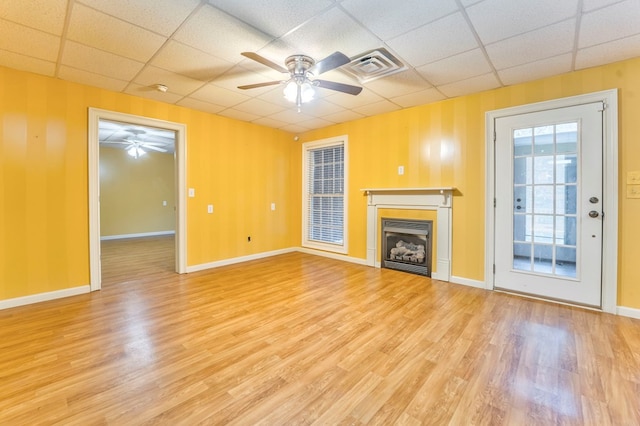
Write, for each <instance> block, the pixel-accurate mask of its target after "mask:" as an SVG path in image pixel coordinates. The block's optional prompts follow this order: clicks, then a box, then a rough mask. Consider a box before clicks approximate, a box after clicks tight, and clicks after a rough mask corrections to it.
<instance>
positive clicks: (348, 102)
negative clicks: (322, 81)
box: [325, 88, 384, 109]
mask: <svg viewBox="0 0 640 426" xmlns="http://www.w3.org/2000/svg"><path fill="white" fill-rule="evenodd" d="M383 99H384V98H383V97H382V96H380V95H377V94H375V93H373V92H372V91H371V90H368V89H366V88H365V89H363V90H362V92H360V94H359V95H357V96H353V95H349V94H347V93H341V92H335V91H331V94H329V95H328V96H327V97H326V98H325V100H326V101H327V102H331V103H333V104H336V105H339V106H341V107H343V108H347V109H354V108H358V107H361V106H364V105H368V104H373V103H376V102H380V101H382V100H383Z"/></svg>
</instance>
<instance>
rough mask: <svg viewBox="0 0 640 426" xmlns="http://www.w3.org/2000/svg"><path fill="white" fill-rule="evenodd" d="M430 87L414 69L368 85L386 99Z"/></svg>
mask: <svg viewBox="0 0 640 426" xmlns="http://www.w3.org/2000/svg"><path fill="white" fill-rule="evenodd" d="M429 86H430V85H429V83H427V82H426V81H425V80H424V78H423V77H422V76H420V74H418V73H417V72H416V71H414V70H413V69H407V70H404V71H401V72H399V73H396V74H393V75H390V76H388V77H383V78H379V79H377V80H373V81H371V82H369V83H367V88H368V89H370V90H372V91H374V92H375V93H377V94H378V95H380V96H384V97H385V98H392V97H394V96H402V95H407V94H409V93H413V92H415V91H416V90H422V89H424V88H425V87H429Z"/></svg>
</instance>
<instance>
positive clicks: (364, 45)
mask: <svg viewBox="0 0 640 426" xmlns="http://www.w3.org/2000/svg"><path fill="white" fill-rule="evenodd" d="M282 40H283V41H284V42H286V43H287V44H288V45H290V46H293V47H295V48H297V49H298V52H297V53H303V54H305V55H309V56H311V57H312V58H314V59H315V60H316V61H319V60H321V59H323V58H325V57H326V56H328V55H330V54H332V53H333V52H336V51H339V52H343V53H344V54H345V55H347V56H354V55H357V54H359V53H361V52H364V51H367V50H369V49H373V48H375V47H379V46H380V44H381V41H380V40H378V39H377V38H376V37H374V36H373V35H371V33H370V32H368V31H367V30H365V29H364V28H363V27H362V26H361V25H359V24H358V23H356V22H355V21H354V20H353V19H352V18H351V17H350V16H348V15H347V14H346V13H345V12H343V11H342V10H341V9H337V8H334V9H330V10H329V11H327V12H325V13H322V14H320V15H318V16H316V17H314V18H313V19H311V20H309V21H307V22H305V23H304V24H303V25H302V26H301V27H299V28H297V29H296V30H295V31H293V32H292V33H289V34H288V35H286V36H285V37H283V39H282ZM283 59H284V58H283Z"/></svg>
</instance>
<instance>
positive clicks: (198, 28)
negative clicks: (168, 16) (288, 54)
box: [174, 6, 272, 63]
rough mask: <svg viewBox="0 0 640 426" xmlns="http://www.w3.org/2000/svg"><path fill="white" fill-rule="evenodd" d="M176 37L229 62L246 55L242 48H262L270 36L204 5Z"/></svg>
mask: <svg viewBox="0 0 640 426" xmlns="http://www.w3.org/2000/svg"><path fill="white" fill-rule="evenodd" d="M174 38H175V40H177V41H180V42H182V43H184V44H186V45H189V46H192V47H195V48H196V49H199V50H202V51H204V52H207V53H210V54H212V55H214V56H218V57H221V58H228V60H229V61H230V62H235V63H237V62H239V61H240V60H242V59H243V57H242V56H241V55H240V53H241V52H247V51H248V52H255V51H257V50H260V49H261V48H262V47H263V46H265V45H266V44H267V43H269V41H271V40H272V38H271V37H269V36H267V35H266V34H263V33H261V32H260V31H258V30H256V29H254V28H252V27H250V26H248V25H247V24H244V23H242V22H241V21H239V20H237V19H235V18H233V17H231V16H229V15H227V14H226V13H224V12H221V11H219V10H217V9H215V8H213V7H211V6H204V7H203V8H201V9H200V10H198V12H197V13H196V14H194V15H193V16H191V17H190V18H189V19H188V20H187V21H185V24H184V26H182V27H181V28H180V29H179V30H178V31H177V32H176V33H175V35H174Z"/></svg>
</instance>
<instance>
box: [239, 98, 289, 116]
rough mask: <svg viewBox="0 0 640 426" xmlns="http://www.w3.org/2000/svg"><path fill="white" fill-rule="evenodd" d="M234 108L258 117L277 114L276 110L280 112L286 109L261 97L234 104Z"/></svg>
mask: <svg viewBox="0 0 640 426" xmlns="http://www.w3.org/2000/svg"><path fill="white" fill-rule="evenodd" d="M233 108H234V109H237V110H238V111H244V112H248V113H251V114H254V115H256V116H258V117H264V116H265V115H271V114H275V113H276V112H280V111H282V110H284V109H285V108H283V107H281V106H279V105H276V104H272V103H270V102H266V101H263V100H261V99H249V100H248V101H246V102H242V103H240V104H238V105H236V106H234V107H233Z"/></svg>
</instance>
